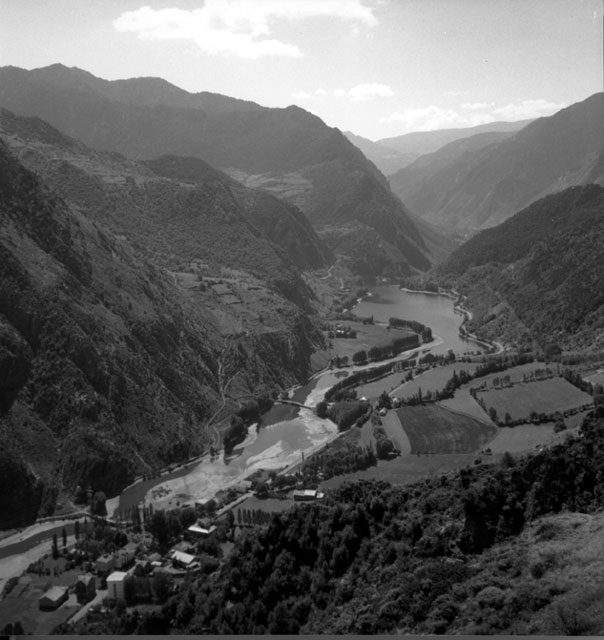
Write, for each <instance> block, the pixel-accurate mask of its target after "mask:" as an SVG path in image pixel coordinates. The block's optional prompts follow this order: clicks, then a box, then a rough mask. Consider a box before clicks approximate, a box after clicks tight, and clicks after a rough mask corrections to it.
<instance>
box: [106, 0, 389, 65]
mask: <svg viewBox="0 0 604 640" xmlns="http://www.w3.org/2000/svg"><path fill="white" fill-rule="evenodd" d="M317 17H319V18H334V19H337V20H340V21H343V22H346V23H349V24H350V25H352V26H354V27H358V26H359V25H364V26H366V27H374V26H376V25H377V18H376V17H375V16H374V14H373V10H372V8H371V7H368V6H365V5H364V4H363V3H362V1H361V0H253V1H252V0H205V3H204V6H203V7H202V8H201V9H193V10H185V9H175V8H166V9H152V8H151V7H148V6H145V7H141V8H140V9H137V10H136V11H126V12H125V13H122V14H121V15H120V16H119V17H118V18H117V19H116V20H114V22H113V26H114V28H115V29H116V30H117V31H122V32H132V33H136V34H138V36H139V38H141V39H144V40H172V39H180V40H193V41H194V42H195V43H196V44H197V46H199V48H200V49H202V50H203V51H205V52H206V53H208V54H210V55H225V56H227V55H233V56H239V57H243V58H251V59H255V58H259V57H260V56H269V55H273V56H274V55H280V56H291V57H300V56H302V55H303V54H302V51H300V49H299V48H298V47H297V46H296V45H294V44H291V43H287V42H282V41H281V40H277V39H274V38H271V37H269V36H270V35H271V34H272V32H273V29H274V23H275V21H276V20H290V21H296V20H305V19H307V18H317Z"/></svg>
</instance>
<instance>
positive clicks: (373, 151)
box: [344, 131, 417, 176]
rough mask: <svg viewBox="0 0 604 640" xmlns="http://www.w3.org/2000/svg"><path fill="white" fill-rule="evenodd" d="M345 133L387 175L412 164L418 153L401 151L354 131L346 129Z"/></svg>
mask: <svg viewBox="0 0 604 640" xmlns="http://www.w3.org/2000/svg"><path fill="white" fill-rule="evenodd" d="M344 135H345V136H346V137H347V138H348V140H350V142H352V144H353V145H354V146H355V147H357V148H358V149H360V150H361V151H362V152H363V154H364V156H365V157H366V158H368V159H369V160H371V162H373V164H374V165H375V166H376V167H377V168H378V169H379V170H380V171H381V172H382V173H383V174H384V175H385V176H390V175H392V174H393V173H395V172H396V171H398V170H399V169H402V168H403V167H406V166H407V165H409V164H411V163H412V162H413V161H414V160H415V159H416V158H417V154H416V153H401V152H400V151H397V150H396V149H391V148H389V147H387V146H386V145H383V144H380V143H378V142H373V141H372V140H369V139H368V138H363V136H358V135H356V134H355V133H352V131H344Z"/></svg>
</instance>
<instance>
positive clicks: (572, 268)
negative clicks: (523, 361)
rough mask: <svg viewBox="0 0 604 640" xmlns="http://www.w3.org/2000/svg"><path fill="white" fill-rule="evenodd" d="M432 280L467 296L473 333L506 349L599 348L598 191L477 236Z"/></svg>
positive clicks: (603, 249)
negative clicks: (531, 344)
mask: <svg viewBox="0 0 604 640" xmlns="http://www.w3.org/2000/svg"><path fill="white" fill-rule="evenodd" d="M438 272H439V274H440V275H441V276H443V277H444V278H453V279H454V280H452V282H454V283H455V284H456V286H459V288H460V289H461V291H462V292H463V293H466V294H467V295H468V303H469V305H470V307H471V308H472V309H473V310H475V311H476V313H475V317H474V320H473V322H472V323H471V326H473V327H474V328H476V329H478V330H480V331H481V332H483V333H484V334H485V335H490V336H493V337H495V336H497V335H503V336H505V337H507V338H508V339H509V340H510V341H511V342H516V341H519V340H520V341H522V340H529V341H530V340H536V341H537V342H539V343H540V344H541V345H542V346H543V345H546V344H547V343H550V342H553V343H557V344H558V345H559V346H564V347H566V348H580V349H591V350H594V351H597V350H598V349H602V347H603V346H604V322H603V317H604V315H603V311H604V189H603V188H602V187H600V186H598V185H587V186H584V187H572V188H570V189H566V190H564V191H562V192H561V193H558V194H554V195H551V196H548V197H546V198H543V199H541V200H539V201H537V202H535V203H533V204H532V205H531V206H529V207H527V208H526V209H524V210H523V211H521V212H520V213H518V214H516V215H515V216H513V217H511V218H510V219H509V220H506V221H505V222H504V223H503V224H501V225H499V226H497V227H494V228H493V229H486V230H484V231H481V232H480V233H478V234H477V235H476V236H474V237H473V238H471V239H470V240H468V242H466V243H465V244H463V245H462V246H461V247H459V248H458V249H457V250H456V251H454V252H453V253H452V254H451V256H450V257H449V259H448V260H447V261H446V262H445V264H444V265H443V266H441V267H439V269H438Z"/></svg>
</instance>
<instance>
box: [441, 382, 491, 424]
mask: <svg viewBox="0 0 604 640" xmlns="http://www.w3.org/2000/svg"><path fill="white" fill-rule="evenodd" d="M437 404H438V405H439V406H440V407H444V408H445V409H449V410H450V411H455V412H456V413H461V414H463V415H466V416H469V417H471V418H474V419H475V420H478V421H479V422H484V423H485V424H493V421H492V420H491V419H490V418H489V416H488V415H487V414H486V413H485V412H484V411H483V410H482V408H481V407H480V405H479V404H478V403H477V402H476V400H474V398H473V397H472V396H471V395H470V392H469V391H468V389H463V388H462V389H457V391H456V392H455V396H454V397H453V398H447V399H446V400H439V402H438V403H437Z"/></svg>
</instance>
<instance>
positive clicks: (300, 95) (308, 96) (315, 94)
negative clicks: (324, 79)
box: [292, 89, 327, 100]
mask: <svg viewBox="0 0 604 640" xmlns="http://www.w3.org/2000/svg"><path fill="white" fill-rule="evenodd" d="M326 95H327V91H325V89H315V90H314V91H312V92H308V91H296V93H292V98H295V99H296V100H317V99H319V98H323V97H324V96H326Z"/></svg>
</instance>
